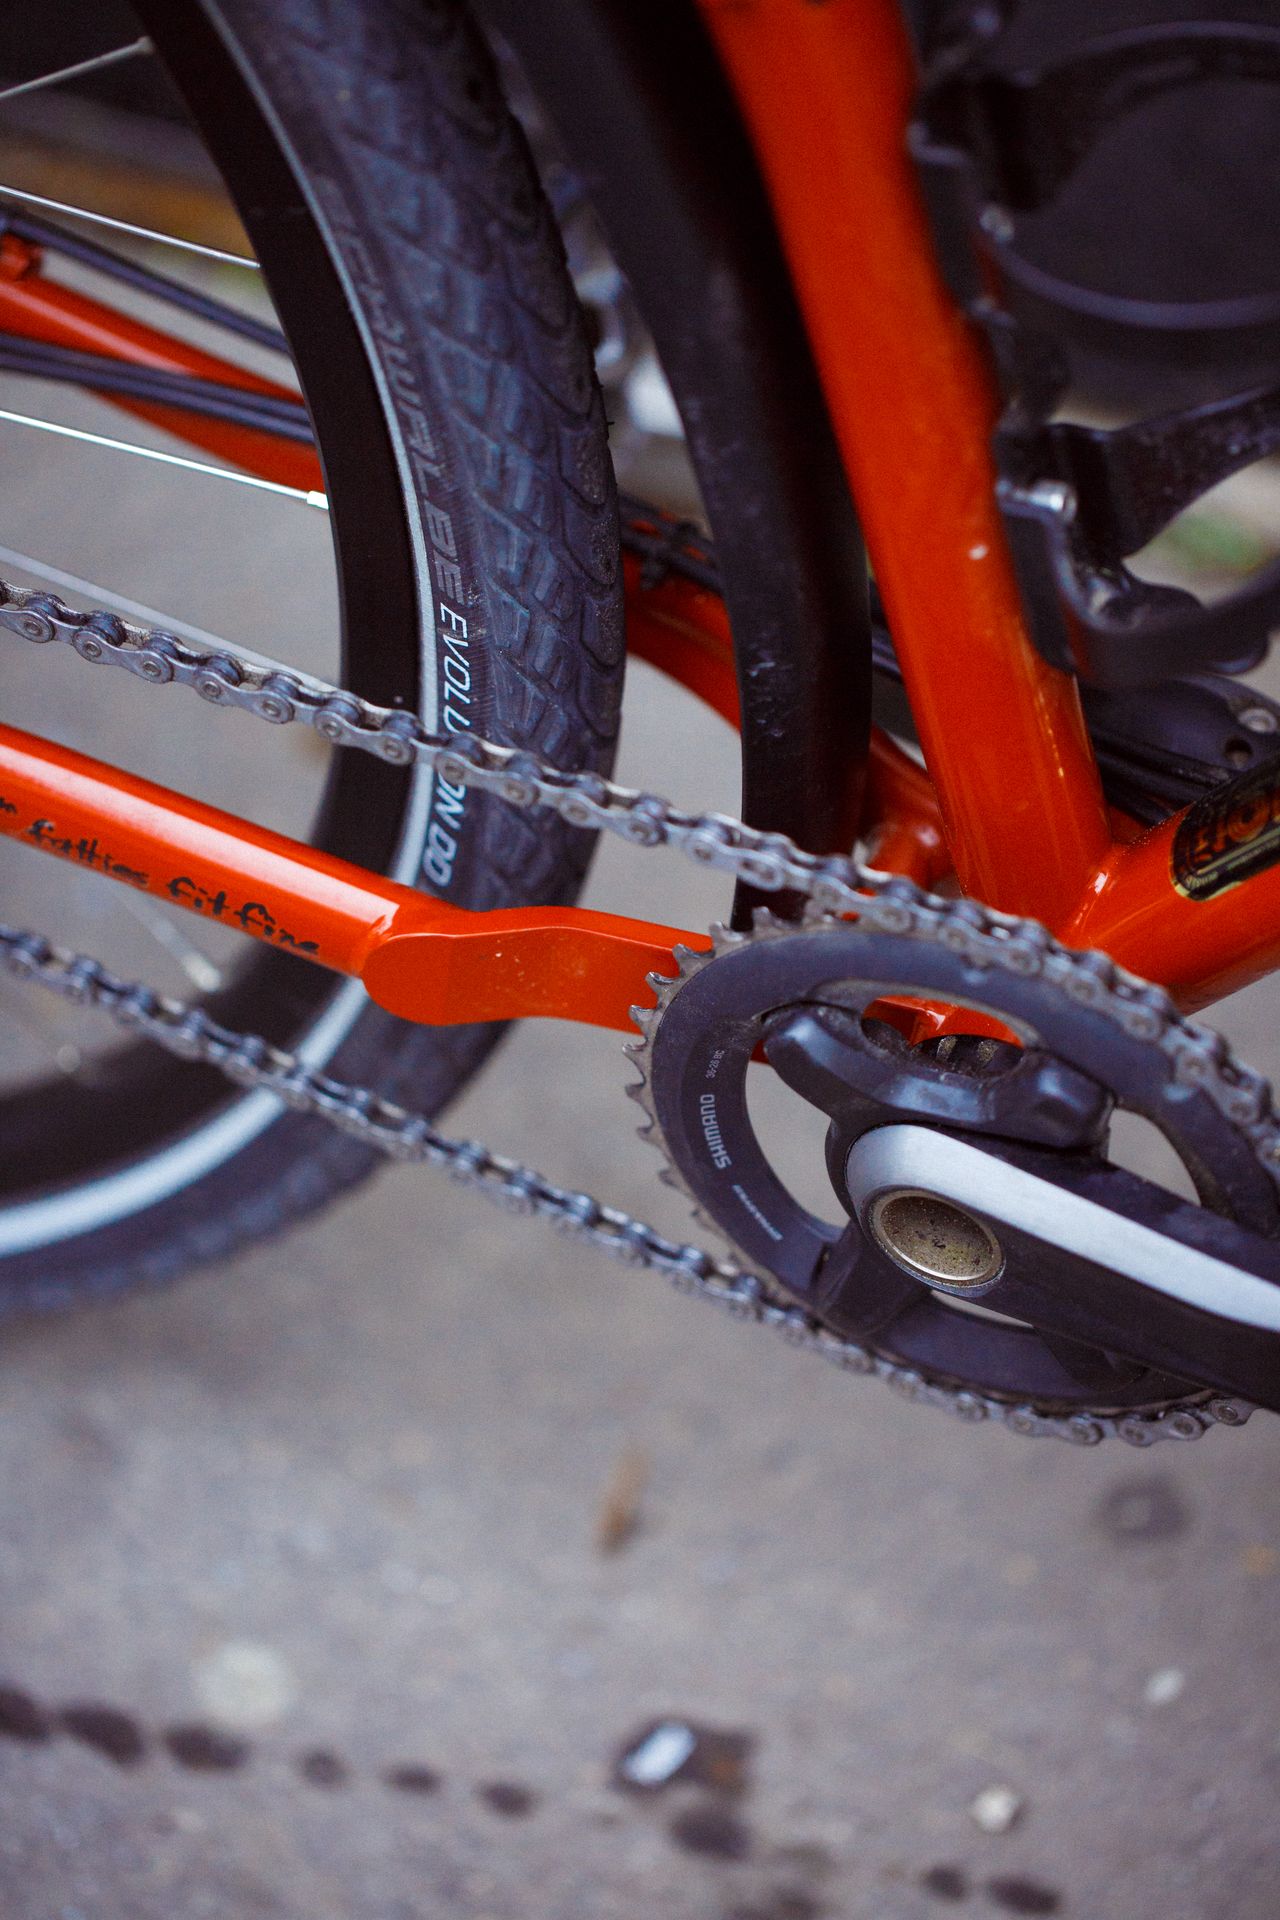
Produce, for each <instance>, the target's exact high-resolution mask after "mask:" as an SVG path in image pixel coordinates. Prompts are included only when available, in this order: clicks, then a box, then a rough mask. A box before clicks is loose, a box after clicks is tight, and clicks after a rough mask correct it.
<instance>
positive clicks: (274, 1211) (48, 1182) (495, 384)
mask: <svg viewBox="0 0 1280 1920" xmlns="http://www.w3.org/2000/svg"><path fill="white" fill-rule="evenodd" d="M139 11H140V13H141V15H142V18H143V23H144V25H145V28H146V31H147V33H148V34H149V35H150V37H151V39H152V41H153V43H154V45H155V47H156V49H157V51H158V53H159V55H160V56H161V57H162V58H163V60H164V62H165V64H166V65H167V67H168V69H169V71H170V72H171V73H172V75H173V76H174V78H175V79H176V80H177V82H178V85H179V87H180V88H181V89H182V91H183V93H184V95H185V97H186V100H187V104H188V106H189V109H190V112H191V115H192V117H193V119H194V122H195V124H196V126H197V127H198V129H199V131H200V134H201V136H202V138H203V140H204V141H205V143H206V145H207V148H208V150H209V152H210V153H211V154H212V156H213V158H214V160H215V162H216V164H217V166H218V168H219V170H220V172H221V174H222V176H223V179H224V180H225V182H226V184H227V187H228V189H229V191H230V193H231V195H232V198H233V199H234V201H235V203H236V205H237V207H238V209H239V212H240V215H241V218H242V220H243V222H244V226H245V228H246V230H247V232H248V233H249V235H250V237H251V239H252V242H253V245H254V249H255V252H256V254H257V258H258V260H259V262H260V265H261V268H262V271H263V275H264V277H265V280H266V282H267V284H268V286H269V288H270V291H271V294H272V297H273V300H274V303H275V307H276V310H277V313H278V315H279V317H280V321H281V323H282V325H283V328H284V331H285V334H286V336H287V338H288V342H289V346H290V349H291V352H292V354H293V358H294V361H295V364H296V367H297V371H298V376H299V379H300V382H301V386H302V391H303V394H304V396H305V398H306V402H307V405H308V408H309V411H310V415H311V421H312V424H313V427H314V431H315V437H316V441H317V445H318V450H319V453H320V457H321V460H322V463H323V468H324V474H325V483H326V489H327V494H328V499H329V506H330V517H331V520H332V530H333V539H334V553H335V563H336V569H337V577H338V589H339V593H340V598H341V605H342V622H341V641H342V658H341V672H342V675H343V678H344V681H345V683H346V684H348V685H350V686H352V687H353V688H354V689H355V690H356V691H357V692H359V693H360V694H362V695H365V696H367V697H369V698H371V699H373V700H376V701H379V702H381V703H383V704H387V705H397V704H399V705H403V706H405V707H408V708H412V709H414V710H416V711H417V712H418V713H419V714H420V715H421V717H422V719H423V721H424V722H425V724H426V725H427V726H428V727H431V728H433V729H434V728H437V727H440V726H449V725H459V724H465V725H466V726H468V727H469V728H472V729H474V730H475V731H477V732H482V733H484V734H486V735H488V736H490V737H492V738H495V739H498V740H501V741H503V742H506V743H508V744H511V745H518V746H525V747H529V748H531V749H533V750H535V751H536V752H538V753H539V754H541V755H543V756H545V757H546V758H548V759H550V760H553V761H556V762H558V763H559V764H562V765H590V766H594V767H596V768H599V769H602V770H603V769H607V767H608V766H609V764H610V762H611V757H612V750H613V743H614V738H615V734H616V727H617V716H618V706H619V699H620V679H621V670H622V623H621V603H620V573H619V568H618V564H617V553H618V545H617V524H616V515H617V509H616V500H615V495H614V489H613V480H612V473H611V469H610V465H609V458H608V450H607V443H606V437H605V424H604V418H603V410H602V406H601V402H600V397H599V392H598V389H597V387H596V384H595V379H594V374H593V370H592V366H591V359H590V352H589V348H588V346H587V342H586V338H585V333H584V330H583V328H582V324H581V320H580V316H579V312H578V308H577V304H576V301H575V298H574V295H573V291H572V287H571V285H570V282H569V280H568V276H567V272H566V269H565V265H564V258H563V252H562V249H561V247H560V243H559V239H558V236H557V233H556V229H555V226H554V223H553V221H552V218H551V215H550V213H549V210H548V208H547V206H546V204H545V202H544V200H543V198H542V195H541V192H540V189H539V187H538V184H537V180H536V177H535V175H534V172H533V168H532V165H531V163H530V160H529V157H528V153H527V150H526V147H525V144H524V140H523V137H522V135H521V134H520V133H519V131H518V129H517V127H516V126H515V123H514V122H513V121H512V119H511V117H510V116H509V114H508V113H507V110H506V107H505V105H504V103H503V100H502V97H501V94H500V92H499V90H498V86H497V82H496V79H495V76H494V73H493V69H492V65H491V62H490V59H489V56H488V54H487V51H486V49H485V48H484V45H483V43H482V41H481V40H480V38H479V36H478V35H477V34H476V33H475V31H474V30H473V28H472V25H471V23H470V21H469V19H468V18H467V16H466V13H465V9H464V8H463V6H462V5H460V4H458V0H438V4H434V3H433V4H429V5H422V4H414V5H408V4H401V0H361V3H360V5H359V6H351V5H343V4H338V0H334V4H331V5H328V4H324V3H323V0H287V3H286V0H146V4H144V5H143V6H142V7H141V8H140V9H139ZM232 564H234V559H233V560H232ZM277 591H278V592H279V593H280V594H281V595H283V596H287V595H288V592H289V584H288V582H287V581H285V582H282V583H280V584H279V587H278V589H277ZM442 603H443V604H445V605H447V606H448V607H450V608H452V609H454V610H455V611H456V613H457V614H458V615H459V616H460V617H461V618H462V620H463V623H464V625H465V632H466V639H465V643H462V642H461V641H460V639H459V635H460V631H461V629H460V627H459V626H458V624H457V623H456V622H451V623H450V624H447V625H446V624H445V623H444V622H443V621H442V619H441V617H440V612H439V610H440V607H441V605H442ZM172 717H173V718H174V724H179V722H178V718H177V716H176V715H173V716H172ZM201 719H202V715H201V712H200V710H199V709H198V708H197V710H196V711H195V712H194V714H191V715H188V714H186V713H185V711H184V713H183V714H182V716H181V723H184V724H196V725H198V724H199V723H200V721H201ZM218 723H219V716H217V715H210V716H208V719H207V720H206V722H205V724H207V725H217V724H218ZM146 724H147V721H146V720H145V718H144V717H143V716H142V715H141V714H140V725H143V726H145V725H146ZM78 744H84V745H86V746H88V747H89V750H90V751H92V750H93V741H92V734H91V732H87V733H86V738H85V740H84V741H83V742H82V743H78ZM266 744H267V746H268V747H269V746H270V744H271V741H270V738H268V740H267V743H266ZM311 838H312V840H313V841H314V843H315V844H316V845H318V846H322V847H324V848H326V849H328V850H330V851H332V852H334V853H336V854H339V855H341V856H342V857H344V858H347V859H351V860H355V861H357V862H359V863H360V864H362V865H365V866H367V867H370V868H375V869H377V870H380V871H384V872H387V873H390V874H392V875H393V876H394V877H396V878H397V879H400V880H402V881H406V882H408V883H410V884H420V885H426V886H429V887H430V888H431V889H432V890H433V891H436V892H439V893H443V894H445V895H446V896H447V897H448V898H450V899H451V900H454V901H457V902H459V903H461V904H464V905H467V906H472V907H489V906H496V905H500V904H517V903H530V902H537V901H551V900H564V899H567V898H571V897H572V896H573V894H574V893H575V892H576V890H577V888H578V886H579V884H580V881H581V878H582V874H583V871H584V867H585V863H586V858H587V855H588V853H589V841H588V839H587V837H586V836H583V835H581V834H574V833H572V832H570V831H569V830H568V829H567V828H565V827H564V826H563V825H562V824H561V823H559V822H557V821H554V820H551V819H550V818H546V819H544V818H541V817H538V818H536V819H530V818H529V817H527V816H526V817H520V816H518V815H515V814H513V813H512V812H511V810H509V809H507V808H504V807H502V806H501V805H500V804H498V803H496V802H493V801H491V800H489V799H488V798H486V797H484V796H477V795H474V794H467V795H461V794H460V793H459V794H455V793H450V792H448V791H446V790H444V789H442V788H441V787H440V785H439V784H438V783H437V784H436V785H435V786H434V787H433V785H432V782H431V778H430V775H429V774H428V775H424V774H423V773H422V772H421V771H418V772H416V773H412V774H405V773H402V772H400V771H397V770H395V769H392V768H389V767H386V766H380V765H378V764H376V763H375V762H373V761H371V760H369V758H368V757H367V756H364V755H360V754H354V753H352V754H347V755H342V754H337V755H335V756H334V758H333V762H332V765H331V767H330V768H329V770H328V774H327V778H326V780H325V782H324V788H323V798H322V802H321V804H320V806H319V810H318V813H317V815H316V817H315V820H314V823H313V829H312V833H311ZM14 857H15V859H21V860H25V858H26V856H25V855H22V854H19V855H15V856H14ZM86 884H92V883H86ZM46 931H50V932H52V933H53V934H54V935H55V937H57V935H58V928H57V927H52V928H47V929H46ZM205 1004H206V1006H207V1007H208V1009H209V1011H210V1012H211V1013H212V1014H213V1016H214V1017H215V1018H217V1019H219V1020H222V1021H224V1022H225V1023H226V1024H227V1025H228V1026H231V1027H235V1028H241V1029H250V1030H253V1031H257V1032H259V1033H262V1034H264V1035H265V1036H266V1037H268V1038H269V1039H271V1040H273V1041H275V1042H277V1043H278V1044H280V1045H283V1046H287V1047H289V1048H290V1049H291V1050H294V1051H297V1052H300V1053H301V1054H302V1055H303V1056H304V1057H305V1058H307V1059H308V1060H309V1061H310V1062H311V1063H312V1064H313V1065H317V1066H324V1067H325V1068H326V1070H329V1071H332V1072H333V1073H334V1074H335V1075H337V1076H339V1077H341V1078H344V1079H349V1080H355V1081H359V1082H361V1083H364V1084H370V1085H375V1086H377V1088H378V1089H379V1090H380V1091H382V1092H384V1093H387V1094H388V1095H390V1096H391V1097H395V1098H400V1099H406V1100H410V1101H411V1102H412V1103H413V1104H414V1105H415V1106H417V1107H419V1108H421V1109H423V1110H425V1111H430V1112H434V1111H436V1110H438V1109H439V1107H440V1106H441V1105H442V1103H443V1102H444V1101H446V1100H447V1099H448V1098H449V1096H450V1095H451V1094H452V1093H454V1092H455V1091H456V1090H457V1089H458V1088H459V1087H460V1086H461V1084H462V1083H463V1082H464V1081H465V1080H466V1079H467V1077H468V1076H469V1075H470V1074H471V1073H472V1072H473V1071H474V1070H475V1068H476V1067H477V1065H478V1064H479V1063H480V1061H481V1060H482V1059H483V1058H484V1056H485V1054H486V1052H487V1051H488V1049H489V1048H490V1047H491V1046H492V1044H493V1043H494V1040H495V1038H496V1037H497V1035H496V1031H495V1030H494V1029H493V1028H488V1027H468V1028H465V1029H452V1030H441V1031H430V1030H427V1029H422V1028H414V1027H409V1026H406V1025H405V1024H404V1023H401V1022H399V1021H396V1020H394V1019H392V1018H390V1017H389V1016H386V1015H384V1014H382V1013H380V1012H379V1011H377V1010H376V1009H373V1008H371V1007H370V1005H369V1003H368V1002H367V1000H366V999H365V997H364V994H363V990H362V989H360V988H359V987H358V986H357V985H356V984H355V983H352V982H344V981H339V980H336V979H335V978H334V977H333V976H331V975H328V974H325V973H323V972H321V971H319V970H318V969H315V968H313V967H310V966H308V965H306V963H304V962H300V961H298V960H296V959H291V958H290V957H289V956H288V955H284V954H280V953H278V952H271V951H265V950H261V949H254V950H253V951H252V952H250V953H248V954H246V955H245V956H244V957H243V958H242V959H241V960H240V961H239V962H238V964H237V965H236V967H235V970H234V972H233V973H232V974H231V976H230V977H229V979H228V980H227V982H226V984H225V985H224V986H222V987H221V988H220V989H219V991H218V992H216V993H215V994H213V995H212V996H210V997H209V998H208V999H207V1000H206V1002H205ZM372 1161H373V1156H372V1155H371V1154H370V1153H369V1152H368V1150H366V1149H364V1148H361V1147H359V1146H357V1145H355V1144H354V1143H353V1142H351V1141H350V1140H346V1139H343V1138H342V1137H341V1136H339V1135H335V1134H334V1133H332V1132H331V1131H330V1130H328V1129H326V1128H324V1127H323V1126H321V1125H320V1124H319V1123H317V1122H315V1121H308V1120H303V1119H299V1118H297V1117H294V1116H290V1115H287V1114H285V1113H283V1111H282V1109H281V1107H280V1106H279V1103H277V1102H275V1101H274V1100H272V1099H270V1098H267V1097H264V1096H261V1095H245V1094H236V1093H235V1092H234V1091H229V1090H228V1087H227V1085H226V1082H225V1081H224V1080H222V1079H221V1077H220V1076H218V1075H216V1074H212V1073H211V1072H210V1071H208V1070H206V1069H196V1068H190V1067H184V1066H182V1065H181V1064H179V1063H175V1062H173V1061H172V1060H170V1059H168V1058H166V1057H164V1056H162V1055H158V1054H156V1053H155V1052H154V1051H153V1050H152V1049H150V1048H147V1047H146V1046H130V1047H127V1048H125V1049H122V1050H119V1051H116V1052H114V1053H111V1054H109V1055H107V1056H106V1057H105V1058H104V1059H101V1060H99V1061H97V1062H96V1063H95V1070H94V1073H93V1075H92V1076H91V1078H89V1079H87V1080H86V1078H85V1077H84V1076H77V1075H72V1076H66V1075H63V1076H61V1077H59V1078H53V1077H49V1078H45V1079H42V1080H40V1081H38V1082H37V1083H36V1084H34V1085H31V1084H26V1085H22V1086H19V1087H16V1088H15V1087H10V1089H9V1090H8V1091H6V1092H5V1093H4V1095H3V1096H2V1097H0V1305H4V1306H9V1307H12V1306H46V1305H57V1304H62V1303H65V1302H68V1301H70V1300H73V1299H75V1298H78V1297H81V1296H83V1295H86V1294H91V1295H103V1294H106V1293H110V1292H113V1291H116V1290H118V1289H120V1288H121V1287H123V1286H125V1285H127V1284H130V1283H132V1282H135V1281H138V1280H156V1279H161V1278H168V1277H169V1276H171V1275H174V1274H176V1273H177V1272H179V1271H180V1270H181V1269H183V1268H184V1267H186V1266H188V1265H190V1264H192V1263H193V1262H196V1261H199V1260H204V1259H209V1258H214V1257H218V1256H221V1255H224V1254H226V1253H227V1252H229V1251H230V1250H232V1249H233V1248H234V1247H235V1246H237V1245H238V1244H240V1243H241V1242H243V1241H245V1240H246V1239H249V1238H252V1237H255V1236H258V1235H262V1234H265V1233H269V1232H271V1231H274V1230H276V1229H278V1228H279V1227H282V1226H284V1225H285V1224H287V1223H288V1222H289V1221H290V1220H292V1219H294V1218H296V1217H298V1216H299V1215H300V1214H302V1213H305V1212H306V1211H307V1210H309V1209H310V1208H312V1207H314V1206H316V1205H317V1204H319V1203H320V1202H322V1201H323V1200H324V1199H326V1198H327V1197H328V1196H330V1195H331V1194H333V1193H334V1192H335V1191H336V1190H338V1189H339V1188H341V1187H343V1186H345V1185H346V1184H348V1183H350V1182H352V1181H353V1180H355V1179H357V1178H359V1177H360V1176H361V1175H363V1174H364V1173H365V1172H367V1171H368V1170H369V1169H370V1167H371V1164H372Z"/></svg>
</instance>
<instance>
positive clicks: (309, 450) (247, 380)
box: [0, 234, 324, 493]
mask: <svg viewBox="0 0 1280 1920" xmlns="http://www.w3.org/2000/svg"><path fill="white" fill-rule="evenodd" d="M0 330H3V331H4V332H7V333H12V334H17V335H19V336H20V337H21V338H23V339H25V340H41V341H45V342H47V343H48V344H50V345H51V346H61V347H73V348H74V349H75V350H76V351H77V352H78V353H100V354H103V355H105V356H106V357H107V358H109V359H112V360H122V361H124V362H126V363H127V364H128V365H129V366H134V367H154V368H156V369H157V370H158V371H160V372H162V373H187V374H192V375H194V376H195V377H196V378H197V379H199V380H210V381H213V382H215V383H216V384H217V385H219V386H226V387H241V388H243V389H244V390H245V391H246V392H248V393H266V394H272V395H274V396H275V397H276V398H277V399H283V400H296V399H297V397H298V396H297V393H296V392H295V391H294V390H293V389H291V388H289V387H282V386H278V385H277V384H276V382H275V381H273V380H264V379H262V378H260V376H259V375H258V374H256V373H248V372H246V371H245V369H244V368H243V367H239V366H237V365H236V364H235V363H234V361H231V360H222V359H219V358H218V356H217V355H216V354H212V353H203V352H201V350H200V349H199V348H198V347H192V346H188V345H187V343H186V341H185V340H180V339H178V338H177V337H176V336H175V335H173V334H169V333H161V332H159V331H158V329H157V328H155V327H148V326H144V325H143V323H142V322H141V321H140V320H133V319H130V317H129V316H128V315H127V314H123V313H117V311H116V310H115V308H114V307H108V306H104V305H103V303H102V302H101V301H100V300H93V299H90V298H89V296H88V295H87V294H83V293H78V292H76V291H75V290H74V289H73V288H71V287H64V286H61V285H60V284H59V283H58V282H57V281H56V280H50V279H49V278H48V276H47V275H45V274H44V273H42V272H41V271H40V253H39V249H38V248H36V247H32V246H29V245H28V243H27V242H25V241H22V240H18V239H16V238H15V236H14V235H12V234H9V235H6V236H5V246H4V251H3V253H0ZM102 398H103V399H104V400H108V401H110V403H111V405H112V406H113V407H118V408H120V410H121V411H122V412H124V413H131V414H134V415H136V416H137V417H138V418H139V419H142V420H150V421H151V422H152V423H153V425H155V426H158V427H163V428H164V429H165V431H166V432H168V433H172V434H175V435H176V436H177V437H178V438H179V439H182V440H185V441H186V442H187V443H188V444H189V445H190V446H195V447H200V448H202V449H203V450H204V451H205V452H206V453H211V454H214V455H215V456H216V457H217V458H218V459H221V460H228V461H230V462H231V464H232V465H233V466H238V467H243V468H244V469H245V471H246V472H247V473H254V474H257V475H259V476H260V477H261V478H262V479H263V480H275V481H278V482H279V483H280V484H281V485H282V486H286V487H298V488H300V489H301V491H302V492H304V493H308V492H323V491H324V477H323V474H322V473H321V470H320V461H319V457H318V456H317V454H316V450H315V448H314V447H311V446H307V445H305V444H304V443H303V442H301V441H297V440H286V439H284V438H283V437H282V436H281V435H279V434H274V433H260V432H258V431H257V430H256V429H255V428H253V427H241V426H236V425H235V424H234V422H232V421H229V420H214V419H211V418H210V417H209V416H207V415H205V414H200V413H194V412H191V411H189V410H188V409H186V408H185V407H164V406H153V405H151V404H150V403H149V402H147V401H145V400H132V399H129V398H128V397H127V396H126V395H124V394H119V393H104V394H103V396H102Z"/></svg>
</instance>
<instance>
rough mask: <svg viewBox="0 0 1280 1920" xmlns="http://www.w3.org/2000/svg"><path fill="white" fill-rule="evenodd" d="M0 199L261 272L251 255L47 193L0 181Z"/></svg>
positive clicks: (206, 258) (207, 258)
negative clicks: (53, 196) (228, 249)
mask: <svg viewBox="0 0 1280 1920" xmlns="http://www.w3.org/2000/svg"><path fill="white" fill-rule="evenodd" d="M0 197H6V198H8V199H10V200H21V201H23V202H24V203H25V204H26V205H27V206H31V207H44V208H45V210H46V211H47V212H49V213H64V214H69V215H70V216H71V217H72V219H74V220H89V221H92V223H93V224H94V225H95V226H99V227H112V228H114V229H115V231H116V232H117V233H128V234H132V235H133V237H134V239H135V240H150V241H153V242H154V243H155V244H156V245H157V246H161V247H179V248H181V250H182V252H183V253H196V254H199V255H200V256H201V257H202V258H203V259H205V260H222V261H225V262H226V263H227V264H228V265H230V266H233V267H249V268H250V269H251V270H252V271H253V272H254V273H259V272H261V268H260V267H259V265H258V262H257V261H256V260H255V259H253V257H252V256H251V255H250V254H247V253H228V252H227V251H226V249H225V248H224V247H207V246H205V245H204V244H203V242H202V241H199V240H183V239H180V238H179V236H178V235H177V234H176V233H160V232H159V231H158V230H157V229H156V228H155V227H139V226H135V224H134V223H133V221H131V220H117V219H116V218H115V217H114V216H113V215H112V214H109V213H95V212H94V211H93V210H92V208H90V207H73V206H72V205H71V204H70V203H69V202H68V201H66V200H50V199H49V198H48V197H47V195H45V194H43V193H28V192H27V190H26V188H25V187H11V186H9V185H8V184H7V183H5V182H0Z"/></svg>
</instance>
